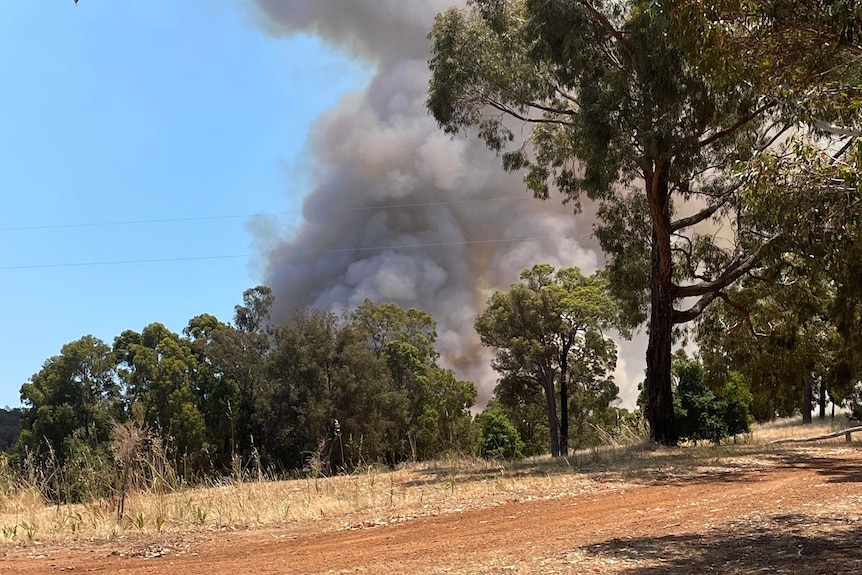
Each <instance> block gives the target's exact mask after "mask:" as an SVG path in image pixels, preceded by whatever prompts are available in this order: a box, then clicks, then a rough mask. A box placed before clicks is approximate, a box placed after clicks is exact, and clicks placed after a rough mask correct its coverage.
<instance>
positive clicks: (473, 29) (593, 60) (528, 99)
mask: <svg viewBox="0 0 862 575" xmlns="http://www.w3.org/2000/svg"><path fill="white" fill-rule="evenodd" d="M665 9H666V6H665V3H662V2H642V1H634V2H624V1H621V2H599V1H587V0H476V1H475V2H472V3H471V5H470V8H468V9H466V10H461V9H452V10H449V11H447V12H445V13H443V14H440V15H439V16H438V17H437V20H436V22H435V25H434V28H433V29H432V31H431V34H430V37H431V40H432V43H433V48H432V57H431V60H430V68H431V72H432V78H431V82H430V91H429V96H428V101H427V104H428V108H429V110H430V111H431V113H432V115H433V116H434V117H435V119H436V120H437V121H438V122H439V123H440V125H441V126H442V128H443V129H444V130H445V131H447V132H449V133H453V134H454V133H456V132H460V131H463V130H467V129H477V130H478V134H479V136H480V137H481V138H482V139H483V140H484V141H485V142H486V143H487V145H488V146H489V147H490V148H491V149H493V150H495V151H497V152H498V153H500V154H501V155H502V161H503V166H504V168H505V169H507V170H510V171H523V173H524V178H525V183H526V185H527V187H528V189H530V190H531V191H532V192H533V193H534V195H535V196H536V197H538V198H542V199H547V198H548V197H549V195H550V193H551V191H552V190H558V191H559V192H560V193H561V194H562V195H563V198H564V201H566V202H570V203H572V204H573V206H574V208H575V210H576V211H577V210H579V209H580V208H581V202H582V201H583V200H584V199H586V200H588V201H590V202H592V203H594V204H595V206H594V209H595V210H596V213H597V216H598V217H597V222H596V224H595V230H594V231H595V234H596V236H597V237H598V239H599V240H600V242H601V245H602V248H603V249H604V250H605V252H606V254H607V256H608V268H607V269H608V274H609V277H610V278H611V281H612V284H613V285H614V287H615V289H616V291H617V292H618V293H619V294H621V295H622V296H624V297H625V298H626V301H627V302H628V310H629V316H628V319H629V321H630V324H631V325H637V324H640V323H642V322H644V321H645V320H648V329H649V342H648V347H647V358H646V359H647V377H646V415H647V418H648V421H649V423H650V430H651V435H652V438H653V440H654V441H656V442H660V443H664V444H674V443H676V441H677V430H676V427H675V423H674V413H673V398H672V387H671V350H672V345H673V337H674V331H675V328H676V326H681V325H684V324H686V323H688V322H690V321H691V320H693V319H695V318H697V317H698V316H699V315H700V314H701V313H703V311H704V310H705V309H706V308H707V307H708V306H709V305H710V304H711V303H712V302H713V301H715V300H717V299H721V300H726V301H727V300H728V299H729V296H728V293H727V291H726V290H727V288H728V287H729V286H732V285H733V284H734V283H735V282H736V281H737V280H739V279H740V278H741V277H743V276H744V275H746V274H747V273H748V272H749V271H751V270H752V269H753V268H754V267H755V266H756V265H757V264H758V263H759V262H760V261H761V260H762V258H763V257H764V256H765V255H767V254H768V253H769V252H770V251H771V250H774V249H777V247H778V244H779V243H780V242H781V241H783V240H784V239H785V238H786V237H787V231H788V230H786V229H785V228H784V227H782V225H781V224H782V223H786V221H787V220H788V219H790V218H792V217H793V216H795V215H796V214H797V211H796V209H797V208H798V206H797V205H795V203H794V202H795V201H796V200H797V199H798V198H792V199H790V200H788V201H786V202H778V203H776V204H774V205H773V206H770V209H772V210H773V211H772V214H771V216H774V217H773V219H771V220H768V221H766V225H762V224H763V222H764V220H763V219H762V218H761V217H760V216H761V215H762V214H761V212H768V211H769V210H765V209H763V204H758V205H756V206H755V208H754V209H752V208H750V207H749V206H748V205H747V203H746V196H745V195H744V194H743V193H742V192H743V191H744V189H745V186H747V185H748V184H749V183H750V182H751V178H745V177H734V176H735V173H734V170H735V168H737V167H738V166H740V165H742V166H748V165H749V163H750V162H752V161H753V160H755V159H756V158H758V157H759V155H760V154H761V153H762V152H764V151H765V150H767V149H769V148H770V146H772V145H774V144H775V143H776V142H778V141H781V139H782V138H784V137H786V135H787V134H788V133H789V131H790V130H792V128H793V126H794V120H792V119H789V118H792V117H793V116H792V114H791V113H790V112H788V109H787V108H786V107H783V106H780V105H779V102H778V100H776V99H775V98H774V97H773V94H769V93H768V92H765V91H763V90H762V89H761V88H762V87H763V86H762V85H760V84H755V83H751V82H743V81H738V80H739V78H738V77H736V76H733V75H727V76H722V75H720V74H712V73H709V72H708V71H705V68H704V67H703V66H702V61H701V59H700V58H699V57H696V52H695V51H694V50H692V49H691V45H690V44H689V43H687V42H685V41H682V40H680V41H677V39H678V35H677V33H676V32H677V30H678V28H675V27H674V24H675V22H674V21H671V20H669V18H668V12H666V11H665ZM523 124H526V125H529V126H530V128H531V129H530V130H522V129H521V128H519V125H523ZM522 134H525V135H524V136H522ZM763 189H766V188H763ZM762 197H767V196H762ZM814 201H816V200H811V202H812V203H813V202H814Z"/></svg>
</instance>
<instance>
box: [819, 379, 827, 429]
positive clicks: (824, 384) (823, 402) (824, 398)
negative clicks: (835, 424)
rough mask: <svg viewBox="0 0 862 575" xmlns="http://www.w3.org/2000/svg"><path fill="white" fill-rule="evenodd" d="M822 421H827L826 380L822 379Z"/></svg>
mask: <svg viewBox="0 0 862 575" xmlns="http://www.w3.org/2000/svg"><path fill="white" fill-rule="evenodd" d="M820 419H826V378H825V377H821V378H820Z"/></svg>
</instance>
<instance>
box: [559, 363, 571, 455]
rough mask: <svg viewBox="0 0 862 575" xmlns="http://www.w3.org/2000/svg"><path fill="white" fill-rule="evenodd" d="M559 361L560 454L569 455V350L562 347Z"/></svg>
mask: <svg viewBox="0 0 862 575" xmlns="http://www.w3.org/2000/svg"><path fill="white" fill-rule="evenodd" d="M564 348H565V349H564V351H563V357H562V358H561V361H560V454H562V455H564V456H568V455H569V382H568V377H569V376H568V371H569V369H568V367H569V362H568V360H567V357H568V355H569V348H568V347H567V346H564Z"/></svg>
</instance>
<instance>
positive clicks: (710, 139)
mask: <svg viewBox="0 0 862 575" xmlns="http://www.w3.org/2000/svg"><path fill="white" fill-rule="evenodd" d="M774 106H775V102H767V103H766V104H764V105H763V106H761V107H759V108H757V109H756V110H754V111H753V112H751V113H750V114H746V115H745V116H743V117H742V118H740V119H739V120H737V121H736V122H734V123H733V124H732V125H731V126H729V127H727V128H725V129H724V130H720V131H718V132H715V133H714V134H712V135H711V136H709V137H708V138H705V139H703V140H701V141H699V142H698V146H699V147H701V148H705V147H706V146H708V145H710V144H712V143H713V142H716V141H718V140H720V139H722V138H724V137H725V136H729V135H730V134H733V133H734V132H736V131H737V130H738V129H740V128H741V127H743V126H744V125H746V124H747V123H749V122H750V121H751V120H753V119H754V118H756V117H757V116H759V115H760V114H762V113H763V112H765V111H766V110H768V109H770V108H772V107H774Z"/></svg>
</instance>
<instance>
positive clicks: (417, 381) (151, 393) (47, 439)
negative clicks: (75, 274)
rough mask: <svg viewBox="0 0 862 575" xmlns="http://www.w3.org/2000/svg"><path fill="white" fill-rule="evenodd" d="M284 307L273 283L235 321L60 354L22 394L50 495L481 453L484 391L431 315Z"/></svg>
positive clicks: (75, 345) (151, 329)
mask: <svg viewBox="0 0 862 575" xmlns="http://www.w3.org/2000/svg"><path fill="white" fill-rule="evenodd" d="M272 303H273V301H272V295H271V292H270V291H269V290H268V288H263V287H258V288H255V289H253V290H248V291H246V292H245V294H244V295H243V305H241V306H237V308H236V317H235V322H236V326H233V325H230V324H226V323H223V322H221V321H219V320H218V319H217V318H216V317H214V316H212V315H210V314H202V315H199V316H196V317H194V318H192V319H191V320H189V323H188V325H187V326H186V328H185V329H184V330H183V334H182V335H180V334H176V333H173V332H172V331H170V330H169V329H167V328H166V327H165V326H164V325H162V324H160V323H152V324H149V325H147V326H145V327H144V329H143V330H141V332H136V331H132V330H127V331H124V332H123V333H121V334H120V335H119V336H117V337H116V338H115V340H114V346H113V348H112V347H109V346H108V345H106V344H104V343H103V342H101V341H99V340H97V339H95V338H93V337H91V336H87V337H85V338H82V339H81V340H78V341H76V342H72V343H70V344H67V345H66V346H64V347H63V349H62V352H61V354H60V355H59V356H57V357H54V358H51V359H49V360H48V361H46V362H45V365H44V366H43V369H42V370H41V371H40V372H39V373H37V374H36V375H34V376H33V378H31V381H30V382H28V383H26V384H24V385H23V386H22V388H21V394H22V399H23V400H24V402H25V403H26V404H27V408H26V409H24V410H23V411H22V412H21V413H22V425H23V429H22V432H21V434H20V436H19V437H18V439H17V443H16V448H17V450H18V455H19V456H20V458H24V459H28V458H29V459H28V460H31V461H44V462H48V463H47V465H49V466H50V469H48V470H47V471H46V474H47V476H48V477H52V478H55V479H56V482H55V483H56V485H54V484H52V485H48V486H46V487H45V489H44V491H45V493H46V495H48V496H50V497H51V498H52V499H53V500H63V501H77V500H80V499H83V498H85V497H88V496H89V497H98V496H103V495H109V494H117V496H118V497H120V500H121V501H122V494H125V493H126V492H127V491H128V490H129V489H130V488H132V487H134V485H132V482H133V477H135V476H141V477H144V478H146V480H147V481H149V482H151V483H153V484H154V485H155V484H165V485H174V484H175V483H176V481H195V480H199V479H201V478H203V477H205V476H208V475H214V474H226V473H230V474H232V475H234V476H237V475H242V474H245V473H247V472H248V471H249V470H250V468H251V467H252V466H254V467H255V469H256V471H258V472H261V471H262V470H263V468H268V469H270V470H274V471H277V470H287V469H300V468H302V467H303V466H305V465H306V464H307V463H308V462H309V461H311V460H313V461H314V464H315V466H316V468H317V469H318V470H319V471H320V472H321V473H332V472H339V471H350V470H352V469H354V468H356V467H358V466H362V465H366V464H368V463H371V462H379V461H384V462H387V463H389V464H395V463H398V462H402V461H406V460H410V459H413V460H417V459H428V458H433V457H437V456H440V455H441V454H444V453H467V452H472V451H473V449H474V446H475V441H476V432H475V427H474V425H473V420H472V416H471V414H470V408H471V407H472V405H473V403H474V402H475V399H476V390H475V387H474V386H473V384H472V383H470V382H467V381H460V380H458V379H457V378H456V377H455V374H454V373H453V372H452V371H450V370H447V369H443V368H441V367H440V366H439V365H438V364H437V359H438V356H437V353H436V351H435V350H434V347H433V346H434V341H435V339H436V331H435V329H436V328H435V322H434V318H433V317H431V316H430V315H429V314H428V313H426V312H423V311H420V310H415V309H403V308H401V307H399V306H397V305H395V304H381V305H378V304H374V303H373V302H371V301H367V300H366V301H365V302H363V303H362V304H361V305H360V306H359V308H357V310H356V311H355V312H354V313H352V314H347V315H346V316H344V317H342V318H339V317H337V316H335V315H334V314H332V313H330V312H327V311H323V310H307V309H300V310H297V311H296V312H295V314H294V316H293V317H292V318H291V322H290V323H289V324H287V325H278V324H275V323H273V322H272V320H271V318H270V315H269V310H270V308H271V306H272ZM145 439H146V440H145ZM145 444H146V445H145ZM146 446H150V447H151V448H152V449H151V451H152V454H151V455H152V457H151V461H150V462H148V463H147V464H146V465H145V464H143V463H142V457H144V452H147V453H149V451H150V448H149V447H146ZM147 457H150V455H147ZM70 485H71V486H72V487H69V486H70ZM120 507H122V504H121V503H120Z"/></svg>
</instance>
